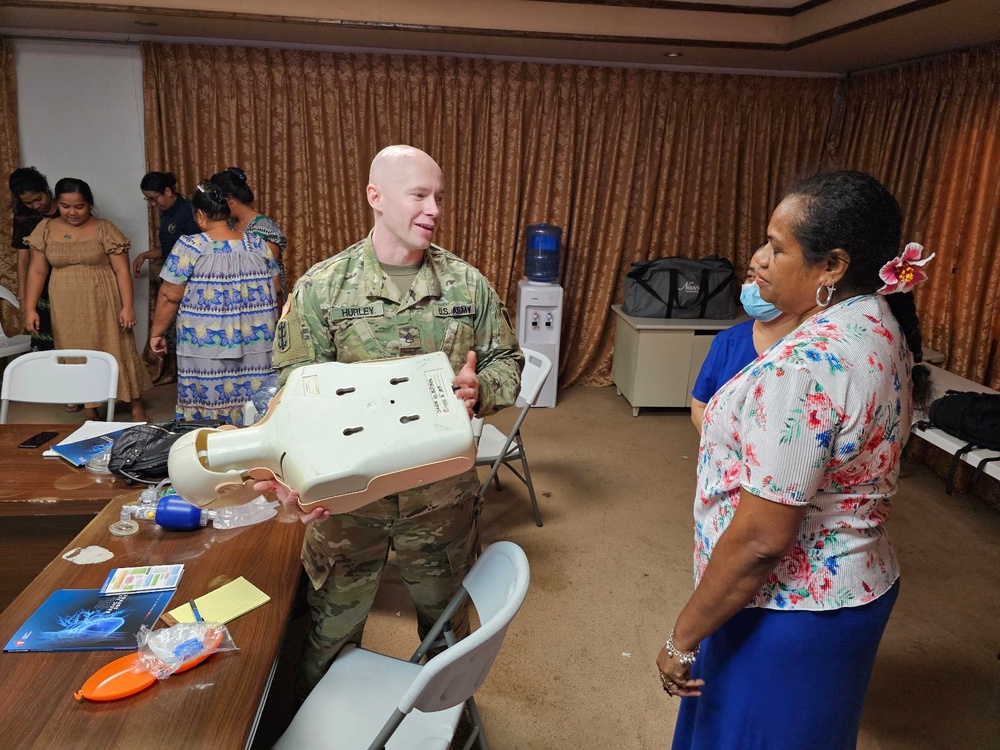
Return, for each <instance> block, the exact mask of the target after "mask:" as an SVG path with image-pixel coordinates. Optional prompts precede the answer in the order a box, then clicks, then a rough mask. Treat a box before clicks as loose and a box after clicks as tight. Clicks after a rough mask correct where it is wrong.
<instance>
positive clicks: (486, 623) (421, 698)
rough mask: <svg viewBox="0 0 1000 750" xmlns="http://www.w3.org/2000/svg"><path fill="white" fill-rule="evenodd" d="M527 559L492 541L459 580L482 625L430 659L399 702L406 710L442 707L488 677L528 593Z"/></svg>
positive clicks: (466, 696) (472, 690)
mask: <svg viewBox="0 0 1000 750" xmlns="http://www.w3.org/2000/svg"><path fill="white" fill-rule="evenodd" d="M528 579H529V573H528V558H527V556H525V554H524V550H522V549H521V548H520V547H518V546H517V545H516V544H514V543H513V542H495V543H494V544H491V545H490V546H489V547H487V548H486V550H485V551H484V552H483V554H482V555H480V557H479V560H478V561H476V564H475V565H473V566H472V570H470V571H469V573H468V575H466V577H465V580H464V581H463V582H462V588H463V589H465V591H467V592H468V594H469V597H470V598H471V599H472V602H473V604H475V605H476V612H477V613H478V614H479V621H480V623H481V624H480V627H479V629H478V630H476V631H474V632H472V633H470V634H469V635H468V636H466V637H465V638H463V639H462V640H460V641H459V642H458V643H456V644H455V645H453V646H450V647H449V648H447V649H445V650H444V651H443V652H441V653H440V654H438V655H437V656H435V657H434V658H432V659H430V660H429V661H428V662H427V663H426V664H425V665H424V666H423V669H421V670H420V674H419V675H418V676H417V678H416V680H414V681H413V683H412V684H411V685H410V687H409V689H408V690H407V691H406V693H405V694H404V695H403V697H402V699H401V700H400V703H399V710H400V711H401V712H403V713H404V714H406V713H409V712H410V711H411V710H412V709H414V708H416V709H418V710H420V711H424V712H428V711H440V710H442V709H445V708H451V707H452V706H457V705H459V704H460V703H463V702H465V701H466V700H468V699H469V697H471V696H472V694H473V693H475V692H476V690H478V689H479V687H480V685H482V684H483V682H484V681H485V680H486V675H487V674H488V673H489V671H490V667H492V666H493V660H494V659H495V658H496V655H497V652H499V650H500V645H501V644H502V643H503V638H504V635H505V634H506V633H507V627H508V626H509V625H510V623H511V620H513V619H514V615H516V614H517V611H518V610H519V609H520V608H521V603H522V602H523V601H524V597H525V595H526V594H527V593H528Z"/></svg>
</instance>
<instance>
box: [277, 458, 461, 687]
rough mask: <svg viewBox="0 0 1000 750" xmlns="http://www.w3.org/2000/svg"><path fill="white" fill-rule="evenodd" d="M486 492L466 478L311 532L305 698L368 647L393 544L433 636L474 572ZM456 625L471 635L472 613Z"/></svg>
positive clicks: (300, 680) (302, 667)
mask: <svg viewBox="0 0 1000 750" xmlns="http://www.w3.org/2000/svg"><path fill="white" fill-rule="evenodd" d="M478 486H479V481H478V479H477V478H476V476H475V473H474V472H471V473H466V474H463V475H461V476H460V477H457V478H453V479H446V480H443V481H441V482H436V483H434V484H432V485H427V486H425V487H420V488H418V489H416V490H411V491H409V492H404V493H400V494H399V495H390V496H388V497H385V498H382V499H381V500H378V501H376V502H374V503H371V504H370V505H366V506H365V507H364V508H361V509H359V510H357V511H355V512H354V513H342V514H338V515H334V516H330V518H328V519H327V520H326V521H323V522H322V523H318V524H313V525H312V526H311V527H310V529H309V532H308V533H307V534H306V540H305V543H304V544H303V548H302V563H303V566H304V567H305V569H306V574H307V575H308V576H309V579H310V582H311V585H310V586H309V587H308V590H307V593H306V599H307V601H308V603H309V614H310V619H311V624H310V629H309V634H308V636H307V638H306V643H305V646H304V647H303V652H302V659H301V661H300V663H299V669H298V675H297V678H296V686H295V691H296V694H297V697H298V698H300V699H304V698H305V697H306V695H308V694H309V692H310V691H311V690H312V689H313V688H314V687H315V686H316V683H318V682H319V680H320V679H321V678H322V677H323V675H324V674H325V673H326V670H327V668H328V667H329V665H330V662H331V661H332V660H333V658H334V657H335V656H336V655H337V653H338V652H339V651H340V649H341V648H343V647H344V646H345V645H346V644H348V643H358V644H360V642H361V636H362V633H363V631H364V627H365V622H366V621H367V619H368V613H369V611H370V610H371V607H372V604H373V603H374V601H375V595H376V593H377V591H378V585H379V580H380V578H381V576H382V569H383V568H384V566H385V562H386V559H387V557H388V554H389V544H390V541H391V542H392V546H393V547H394V548H395V550H396V559H397V561H398V562H399V572H400V575H401V576H402V579H403V583H404V584H405V585H406V589H407V591H408V593H409V594H410V598H411V599H413V604H414V606H415V608H416V611H417V631H418V634H419V636H420V638H421V639H422V638H423V637H424V636H425V635H426V634H427V633H428V631H429V630H430V629H431V627H432V626H433V625H434V622H435V621H436V620H437V618H438V617H439V616H440V615H441V613H442V612H443V611H444V609H445V607H446V606H447V604H448V600H449V599H451V597H452V595H453V594H454V593H455V591H457V590H458V587H459V585H460V584H461V583H462V580H463V579H464V578H465V574H466V573H468V571H469V568H470V567H471V566H472V562H473V555H474V550H475V538H476V533H475V530H476V516H477V513H476V509H475V508H474V497H475V493H476V490H477V489H478ZM451 622H452V628H453V629H454V631H455V635H456V636H458V637H459V638H463V637H464V636H465V635H467V634H468V631H469V619H468V606H467V605H466V606H463V607H462V608H460V609H459V611H458V612H456V613H455V615H454V616H453V617H452V620H451ZM414 648H416V645H414Z"/></svg>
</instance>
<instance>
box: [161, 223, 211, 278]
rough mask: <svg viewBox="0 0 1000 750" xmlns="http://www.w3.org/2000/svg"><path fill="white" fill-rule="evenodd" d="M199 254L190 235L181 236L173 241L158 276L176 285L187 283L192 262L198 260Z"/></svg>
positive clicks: (191, 270) (192, 266)
mask: <svg viewBox="0 0 1000 750" xmlns="http://www.w3.org/2000/svg"><path fill="white" fill-rule="evenodd" d="M194 236H197V235H194ZM200 256H201V251H200V250H199V249H198V248H197V247H196V246H195V244H194V243H193V242H192V241H191V235H186V236H183V237H181V238H180V239H179V240H177V242H176V243H174V247H173V249H172V250H171V251H170V254H169V255H168V256H167V258H166V260H164V261H163V270H161V271H160V278H161V279H163V280H164V281H166V282H168V283H170V284H177V285H178V286H183V285H184V284H187V282H188V279H190V278H191V274H192V273H193V272H194V264H195V263H197V262H198V258H199V257H200Z"/></svg>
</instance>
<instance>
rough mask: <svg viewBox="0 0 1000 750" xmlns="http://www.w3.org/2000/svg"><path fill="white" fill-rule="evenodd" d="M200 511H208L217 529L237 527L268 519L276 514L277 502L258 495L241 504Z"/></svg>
mask: <svg viewBox="0 0 1000 750" xmlns="http://www.w3.org/2000/svg"><path fill="white" fill-rule="evenodd" d="M202 513H208V517H209V518H210V519H211V520H212V526H214V527H215V528H217V529H237V528H240V527H241V526H253V525H254V524H256V523H262V522H264V521H270V520H271V519H272V518H274V517H275V516H276V515H278V503H277V502H275V501H272V502H268V501H267V500H266V499H264V496H263V495H258V496H257V497H255V498H254V499H253V500H251V501H250V502H249V503H244V504H243V505H230V506H228V507H226V508H218V509H217V510H209V511H202Z"/></svg>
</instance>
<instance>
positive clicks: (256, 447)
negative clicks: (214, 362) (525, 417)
mask: <svg viewBox="0 0 1000 750" xmlns="http://www.w3.org/2000/svg"><path fill="white" fill-rule="evenodd" d="M453 377H454V371H453V370H452V368H451V364H450V362H449V361H448V357H447V355H445V354H444V353H442V352H434V353H432V354H422V355H419V356H415V357H408V358H405V359H389V360H377V361H372V362H357V363H354V364H342V363H339V362H328V363H324V364H315V365H307V366H305V367H300V368H299V369H297V370H294V371H293V372H292V373H291V374H290V375H289V376H288V381H287V383H286V384H285V386H284V388H282V389H281V390H280V391H279V392H278V394H277V395H276V396H275V397H274V399H273V400H272V402H271V405H270V408H269V410H268V412H267V416H265V417H264V419H263V420H261V421H260V422H259V423H257V424H255V425H253V426H252V427H245V428H240V429H235V428H230V429H219V430H213V429H204V430H195V431H192V432H189V433H187V434H186V435H184V436H182V437H181V438H180V439H179V440H178V441H177V442H176V443H174V445H173V448H172V449H171V451H170V459H169V464H168V471H169V474H170V480H171V483H172V484H173V486H174V489H175V491H176V492H177V493H178V494H180V495H181V497H183V498H184V499H185V500H188V501H189V502H191V503H194V504H195V505H206V504H208V503H210V502H212V501H213V500H215V499H216V498H217V497H218V496H219V495H220V494H223V493H225V492H226V491H227V490H228V489H229V488H231V487H232V486H234V485H242V484H243V483H244V482H246V481H248V480H249V479H264V478H270V477H272V476H273V477H274V478H275V479H277V480H278V481H279V482H281V483H282V484H284V485H285V486H287V487H288V488H289V489H293V490H296V491H298V493H299V504H300V505H301V506H302V507H303V508H304V509H306V510H309V509H311V508H313V507H315V506H317V505H320V506H323V507H325V508H327V509H329V510H330V511H331V512H334V513H347V512H350V511H352V510H356V509H357V508H360V507H362V506H364V505H367V504H368V503H370V502H373V501H374V500H378V499H379V498H381V497H385V496H386V495H391V494H393V493H396V492H401V491H403V490H407V489H411V488H413V487H420V486H422V485H425V484H428V483H430V482H436V481H438V480H440V479H445V478H447V477H451V476H455V475H457V474H460V473H462V472H463V471H467V470H468V469H470V468H471V467H472V466H473V465H474V464H475V459H476V446H475V442H474V440H473V436H472V426H471V423H470V420H469V416H468V413H467V412H466V409H465V405H464V404H463V403H462V401H461V400H460V399H458V398H456V397H455V395H454V393H453V391H452V378H453Z"/></svg>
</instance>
